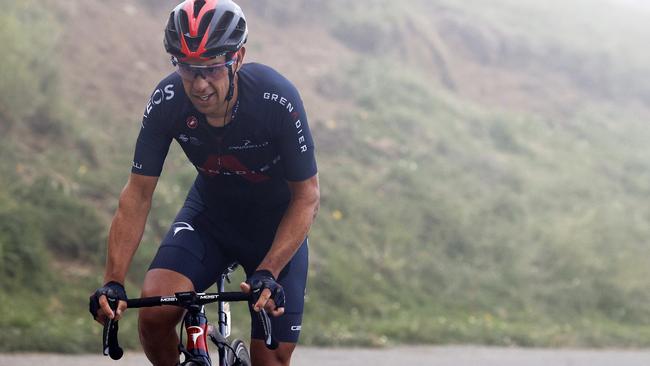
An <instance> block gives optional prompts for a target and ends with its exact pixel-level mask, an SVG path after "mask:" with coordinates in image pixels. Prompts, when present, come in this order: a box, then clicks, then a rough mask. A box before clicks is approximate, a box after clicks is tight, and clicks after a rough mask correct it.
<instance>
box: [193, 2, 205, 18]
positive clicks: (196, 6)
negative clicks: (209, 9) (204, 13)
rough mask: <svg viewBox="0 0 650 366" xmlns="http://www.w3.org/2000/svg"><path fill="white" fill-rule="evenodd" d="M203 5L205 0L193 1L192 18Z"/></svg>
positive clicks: (197, 14) (196, 15)
mask: <svg viewBox="0 0 650 366" xmlns="http://www.w3.org/2000/svg"><path fill="white" fill-rule="evenodd" d="M203 5H205V0H196V1H194V18H196V17H198V16H199V13H200V12H201V8H202V7H203Z"/></svg>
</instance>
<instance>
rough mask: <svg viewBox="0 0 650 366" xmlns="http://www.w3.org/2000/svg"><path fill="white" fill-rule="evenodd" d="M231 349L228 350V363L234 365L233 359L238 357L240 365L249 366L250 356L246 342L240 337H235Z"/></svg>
mask: <svg viewBox="0 0 650 366" xmlns="http://www.w3.org/2000/svg"><path fill="white" fill-rule="evenodd" d="M231 347H232V349H233V350H234V352H233V351H230V352H228V365H235V361H236V360H237V359H239V362H240V363H239V364H238V365H241V366H251V357H250V355H249V354H248V348H246V343H244V341H242V340H241V339H235V340H234V341H232V345H231Z"/></svg>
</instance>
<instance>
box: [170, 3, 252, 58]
mask: <svg viewBox="0 0 650 366" xmlns="http://www.w3.org/2000/svg"><path fill="white" fill-rule="evenodd" d="M247 37H248V27H247V26H246V18H245V17H244V13H243V12H242V10H241V8H240V7H239V5H237V4H235V3H234V2H233V1H232V0H185V1H183V2H182V3H180V4H178V6H176V8H174V10H173V11H172V13H171V14H170V15H169V22H168V23H167V27H166V28H165V50H167V52H168V53H170V54H171V55H172V56H175V57H176V58H177V59H178V60H179V61H205V60H209V59H211V58H214V57H217V56H222V55H226V56H227V57H228V58H230V57H229V56H231V55H232V54H233V53H234V52H237V51H238V50H239V49H240V48H241V47H242V46H243V45H244V43H246V38H247Z"/></svg>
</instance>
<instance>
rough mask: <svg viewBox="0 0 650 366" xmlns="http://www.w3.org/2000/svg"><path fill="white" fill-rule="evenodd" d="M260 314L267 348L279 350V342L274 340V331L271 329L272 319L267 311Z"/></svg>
mask: <svg viewBox="0 0 650 366" xmlns="http://www.w3.org/2000/svg"><path fill="white" fill-rule="evenodd" d="M257 314H258V317H259V319H260V321H261V322H262V327H263V328H264V344H265V345H266V348H268V349H270V350H274V349H277V348H278V341H276V340H275V338H273V330H272V328H271V318H270V317H269V314H267V312H266V310H264V309H262V310H261V311H260V312H259V313H257Z"/></svg>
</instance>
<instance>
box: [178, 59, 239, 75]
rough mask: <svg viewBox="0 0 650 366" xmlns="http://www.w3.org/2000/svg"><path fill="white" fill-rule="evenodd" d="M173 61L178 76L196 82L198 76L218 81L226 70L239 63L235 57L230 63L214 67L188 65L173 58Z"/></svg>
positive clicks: (214, 65) (213, 65)
mask: <svg viewBox="0 0 650 366" xmlns="http://www.w3.org/2000/svg"><path fill="white" fill-rule="evenodd" d="M171 61H172V65H174V67H175V68H176V72H177V73H178V75H180V76H181V78H183V79H185V80H194V79H195V78H196V76H197V75H200V76H201V77H202V78H204V79H210V80H217V79H219V78H221V76H223V74H224V71H225V70H226V68H228V67H229V66H232V65H233V64H234V63H235V62H236V61H237V58H236V57H235V58H233V59H232V60H230V61H227V62H224V63H221V64H212V65H192V64H186V63H184V62H180V61H178V59H177V58H176V57H172V59H171Z"/></svg>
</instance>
